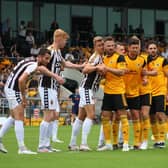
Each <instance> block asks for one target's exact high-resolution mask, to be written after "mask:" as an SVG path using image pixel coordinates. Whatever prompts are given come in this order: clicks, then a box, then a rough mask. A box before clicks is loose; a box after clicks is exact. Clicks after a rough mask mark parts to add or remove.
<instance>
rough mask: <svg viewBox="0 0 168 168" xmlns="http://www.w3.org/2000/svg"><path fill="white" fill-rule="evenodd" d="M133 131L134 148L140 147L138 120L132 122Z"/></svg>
mask: <svg viewBox="0 0 168 168" xmlns="http://www.w3.org/2000/svg"><path fill="white" fill-rule="evenodd" d="M133 129H134V146H139V145H140V141H139V140H140V130H141V126H140V121H139V120H134V121H133Z"/></svg>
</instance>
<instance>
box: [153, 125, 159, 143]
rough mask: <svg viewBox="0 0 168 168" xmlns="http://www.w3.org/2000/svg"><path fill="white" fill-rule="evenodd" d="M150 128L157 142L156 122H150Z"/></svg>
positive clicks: (157, 128)
mask: <svg viewBox="0 0 168 168" xmlns="http://www.w3.org/2000/svg"><path fill="white" fill-rule="evenodd" d="M151 128H152V134H153V136H154V138H155V142H159V127H158V123H157V122H154V123H151Z"/></svg>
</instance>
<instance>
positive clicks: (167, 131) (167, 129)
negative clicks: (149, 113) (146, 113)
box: [166, 120, 168, 134]
mask: <svg viewBox="0 0 168 168" xmlns="http://www.w3.org/2000/svg"><path fill="white" fill-rule="evenodd" d="M166 125H167V127H166V133H167V134H168V120H167V122H166Z"/></svg>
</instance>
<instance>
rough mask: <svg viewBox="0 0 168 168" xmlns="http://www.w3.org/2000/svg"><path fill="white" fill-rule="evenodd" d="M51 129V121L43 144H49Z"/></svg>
mask: <svg viewBox="0 0 168 168" xmlns="http://www.w3.org/2000/svg"><path fill="white" fill-rule="evenodd" d="M52 129H53V122H50V123H49V126H48V131H47V137H46V142H45V146H50V138H51V137H52Z"/></svg>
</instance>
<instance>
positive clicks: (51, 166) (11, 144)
mask: <svg viewBox="0 0 168 168" xmlns="http://www.w3.org/2000/svg"><path fill="white" fill-rule="evenodd" d="M99 128H100V127H99V126H98V125H94V126H93V128H92V130H91V134H90V135H89V139H88V142H89V146H90V147H91V148H92V149H93V151H91V152H71V151H68V149H67V146H68V144H69V140H70V134H71V126H60V127H59V138H60V139H61V140H64V143H63V144H57V143H52V146H53V147H56V148H58V149H61V150H62V152H59V153H58V152H57V153H40V154H37V155H18V153H17V150H18V149H17V143H16V138H15V134H14V130H13V128H11V129H10V131H9V132H8V133H7V134H6V135H5V137H4V139H3V142H4V145H5V147H6V148H7V149H8V153H7V154H2V153H0V168H165V167H167V166H168V147H166V148H165V149H148V150H146V151H129V152H122V151H121V150H116V151H106V152H97V151H96V146H97V143H98V135H99ZM131 131H132V128H131ZM38 135H39V127H31V126H27V127H25V144H26V145H27V147H28V148H29V149H31V150H33V151H36V150H37V145H38ZM79 137H80V136H79ZM131 137H132V136H131ZM78 142H79V143H78V144H80V138H79V139H78ZM131 143H132V139H131V138H130V144H131ZM152 143H153V142H150V145H149V146H152Z"/></svg>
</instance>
